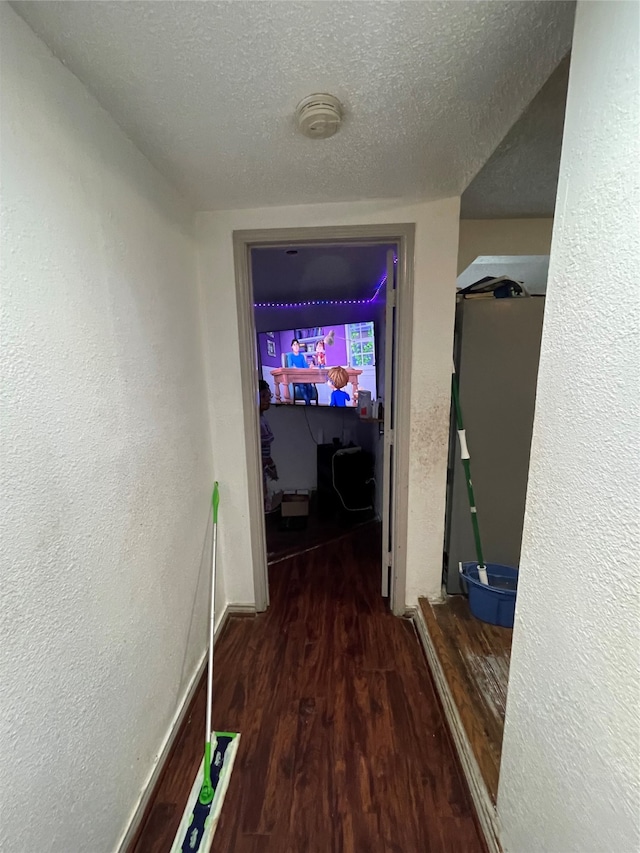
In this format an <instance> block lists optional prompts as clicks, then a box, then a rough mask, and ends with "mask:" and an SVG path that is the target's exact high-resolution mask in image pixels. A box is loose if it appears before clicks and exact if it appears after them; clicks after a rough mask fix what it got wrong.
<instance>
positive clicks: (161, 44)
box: [14, 0, 574, 210]
mask: <svg viewBox="0 0 640 853" xmlns="http://www.w3.org/2000/svg"><path fill="white" fill-rule="evenodd" d="M14 6H15V8H17V9H18V11H19V13H20V14H22V15H24V16H25V18H26V19H27V21H28V22H29V23H30V24H31V25H32V26H33V27H34V29H35V31H36V32H37V33H38V34H39V35H40V36H41V37H42V38H43V39H44V40H45V41H46V42H47V43H48V44H49V45H50V47H51V48H52V50H53V51H54V53H55V54H56V55H57V56H59V57H60V58H61V59H63V60H64V61H65V63H66V64H67V65H68V67H69V68H70V69H71V70H72V71H73V72H74V73H75V74H77V75H78V77H79V78H80V80H82V81H83V82H84V83H85V84H86V85H87V86H88V87H89V89H90V90H91V91H92V92H93V93H94V94H95V95H96V96H97V97H98V99H99V100H100V102H101V103H102V104H103V106H105V107H106V109H108V110H109V112H110V113H111V115H113V116H114V118H115V119H116V121H117V122H118V123H119V124H120V126H121V127H122V128H124V130H125V131H126V133H127V134H128V135H129V136H130V137H131V139H133V140H134V142H135V143H136V144H137V145H138V146H139V147H140V149H141V150H142V151H143V152H144V153H145V154H146V156H147V157H149V159H150V160H151V161H152V162H153V163H155V165H156V166H158V168H160V169H161V171H162V172H163V173H164V174H165V175H166V176H168V177H169V178H170V179H171V180H173V181H174V182H175V183H176V185H177V186H179V187H180V188H181V189H183V190H184V191H185V192H186V193H188V195H189V197H190V198H192V199H193V201H194V203H195V204H196V206H197V207H198V209H199V210H225V209H231V208H238V207H247V208H256V207H261V206H267V205H283V204H303V203H304V204H307V203H309V204H310V203H322V202H336V201H352V200H357V199H363V198H370V199H375V198H403V197H404V198H412V199H421V198H447V197H451V196H458V195H459V194H460V193H461V192H462V190H463V189H464V188H465V187H466V186H467V184H468V183H469V181H470V180H471V179H472V178H473V176H474V175H475V174H476V173H477V172H478V170H479V169H480V168H481V167H482V165H483V164H484V163H485V162H486V160H487V158H488V157H489V156H490V155H491V153H492V152H493V151H494V149H495V147H496V146H497V145H498V143H499V142H500V141H501V140H502V139H503V138H504V136H505V134H506V133H507V131H508V130H509V129H510V128H511V126H512V125H513V124H514V122H515V121H516V120H517V119H518V117H519V116H520V114H521V113H522V111H523V110H524V109H525V107H526V106H527V105H528V104H529V102H530V101H531V99H532V98H533V97H534V95H535V94H536V93H537V92H538V90H539V89H540V87H541V86H542V85H543V83H544V82H545V80H547V78H548V77H549V75H550V74H551V72H552V71H553V69H554V68H555V67H556V65H557V64H558V62H559V61H560V60H561V59H562V57H563V56H564V55H565V54H566V52H567V50H568V49H569V46H570V40H571V27H572V20H573V9H574V4H573V3H571V2H554V3H549V2H546V0H535V1H534V2H527V3H521V2H517V0H516V2H513V0H512V2H500V3H486V2H485V3H478V2H455V3H446V2H444V3H443V2H420V3H415V2H412V0H409V2H399V0H394V2H392V3H379V2H378V3H345V2H343V1H342V0H333V2H322V3H309V2H292V0H288V2H284V3H282V2H281V3H264V2H261V0H258V2H246V0H245V2H242V3H227V2H206V3H146V2H136V1H135V0H133V2H132V0H129V2H127V3H67V2H64V0H62V2H47V3H32V2H15V3H14ZM312 92H330V93H333V94H334V95H337V96H338V97H339V98H340V99H341V100H342V102H343V103H344V106H345V110H346V117H345V122H344V127H343V129H342V130H341V131H340V133H339V134H338V135H337V136H335V137H333V138H332V139H330V140H326V141H325V142H318V141H314V140H309V139H306V138H305V137H303V136H301V135H300V134H299V133H298V132H297V131H296V128H295V121H294V110H295V107H296V105H297V103H298V102H299V101H300V99H301V98H304V97H306V96H307V95H309V94H311V93H312Z"/></svg>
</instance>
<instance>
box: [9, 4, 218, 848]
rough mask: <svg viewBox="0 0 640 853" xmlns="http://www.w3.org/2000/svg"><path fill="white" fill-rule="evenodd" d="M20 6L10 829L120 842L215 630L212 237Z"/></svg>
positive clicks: (76, 843) (42, 844) (12, 93)
mask: <svg viewBox="0 0 640 853" xmlns="http://www.w3.org/2000/svg"><path fill="white" fill-rule="evenodd" d="M0 16H1V17H0V30H1V32H2V42H1V55H2V111H1V120H2V125H1V133H2V136H1V142H2V172H1V177H2V204H3V209H2V416H1V424H2V464H1V469H2V470H1V475H2V507H3V510H2V518H1V521H0V525H1V530H0V534H1V535H0V540H1V546H0V547H1V550H2V556H1V564H2V581H1V585H2V593H1V595H0V684H1V685H2V686H1V688H0V689H1V692H2V700H1V702H0V706H1V707H0V713H1V717H2V720H1V724H0V752H1V753H2V765H3V770H2V776H1V781H0V789H1V790H0V803H1V806H0V808H1V809H2V815H1V817H0V849H2V850H3V851H5V850H6V851H15V853H22V851H24V853H26V851H29V853H31V851H38V853H46V851H53V852H54V853H72V851H73V853H80V851H83V853H84V851H86V853H89V851H90V853H108V851H113V850H114V849H115V847H116V844H117V843H118V839H119V837H120V835H121V834H122V832H123V830H124V828H125V825H126V824H127V822H128V820H129V817H130V815H131V812H132V809H133V808H134V806H135V804H136V801H137V799H138V797H139V795H140V792H141V789H142V787H143V785H144V784H145V782H146V780H147V778H148V776H149V774H150V772H151V770H152V767H153V763H154V760H155V758H156V755H157V753H158V750H159V749H160V748H161V746H162V744H163V742H164V740H165V738H166V736H167V733H168V731H169V727H170V724H171V721H172V718H173V716H174V714H175V712H176V709H177V707H178V705H179V703H180V702H181V700H182V698H183V696H184V693H185V691H186V689H187V686H188V683H189V681H190V679H191V677H192V675H193V673H194V670H195V668H196V666H197V663H198V661H199V660H200V658H201V656H202V653H203V650H204V646H205V630H204V622H205V618H204V617H205V607H206V598H204V599H203V601H202V603H203V604H204V607H202V606H198V607H196V609H195V613H192V608H193V606H194V599H195V595H196V589H197V588H198V587H199V589H200V592H206V577H207V576H206V571H207V569H208V555H206V554H205V558H204V559H203V557H202V553H203V548H204V547H205V540H206V544H207V545H208V544H209V540H208V539H207V536H208V535H210V534H209V532H208V517H207V515H208V506H209V495H210V486H211V476H212V475H211V458H210V449H209V448H210V442H209V430H208V416H207V410H206V406H205V382H204V378H203V362H202V357H201V348H200V338H199V327H198V316H197V310H198V309H197V293H196V276H195V249H194V244H193V239H192V237H191V236H190V234H189V231H188V228H187V226H186V223H187V222H188V216H187V212H185V211H184V210H183V209H182V206H181V205H180V203H179V202H178V201H177V200H176V199H175V198H174V196H173V195H172V194H171V193H170V192H169V190H168V188H167V186H166V184H165V182H164V179H162V178H161V177H160V176H159V175H158V173H157V172H156V171H155V170H154V169H153V168H152V167H151V166H150V165H149V163H148V162H147V161H146V160H145V159H144V157H142V156H141V155H140V153H139V152H138V151H137V150H136V149H135V148H134V147H133V145H132V144H131V143H130V142H129V141H128V140H127V139H126V138H125V137H124V136H123V134H122V133H121V131H120V130H119V129H118V128H117V126H116V125H115V124H114V123H113V121H112V120H111V119H110V118H109V117H108V116H107V115H106V113H105V112H104V111H103V110H102V109H101V108H100V107H99V106H98V104H97V103H96V102H95V100H94V99H93V98H92V97H91V96H90V95H89V94H88V92H87V91H86V90H85V89H84V88H83V86H82V85H81V83H80V82H79V81H78V80H77V78H75V77H74V76H73V75H72V74H71V73H70V72H69V71H68V70H66V69H64V68H63V67H62V65H61V64H60V63H59V62H58V61H57V60H56V59H54V58H53V56H52V55H51V54H50V53H49V51H48V49H47V48H46V47H45V46H44V45H43V44H42V42H40V41H39V40H38V39H37V38H36V36H35V35H34V34H33V32H32V31H31V30H30V29H29V28H28V27H27V25H26V24H25V23H24V21H23V20H21V19H20V18H19V17H18V16H16V15H15V13H14V12H13V11H12V10H11V9H10V8H9V7H8V5H7V4H6V3H3V4H2V5H1V7H0Z"/></svg>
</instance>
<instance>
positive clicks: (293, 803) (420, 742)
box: [132, 527, 485, 853]
mask: <svg viewBox="0 0 640 853" xmlns="http://www.w3.org/2000/svg"><path fill="white" fill-rule="evenodd" d="M270 587H271V607H270V609H269V611H268V612H267V613H264V614H261V615H259V616H257V617H255V618H246V617H245V618H240V617H232V618H230V619H229V621H228V623H227V626H226V628H225V630H224V632H223V635H222V637H221V638H220V641H219V643H218V645H217V646H216V675H215V701H214V710H213V719H214V724H215V727H216V728H217V729H219V730H226V731H229V730H231V731H239V732H241V733H242V740H241V743H240V749H239V753H238V758H237V761H236V765H235V768H234V771H233V774H232V777H231V784H230V786H229V790H228V792H227V796H226V798H225V802H224V805H223V808H222V816H221V819H220V823H219V825H218V829H217V832H216V835H215V839H214V844H213V850H214V851H215V852H216V853H223V851H224V853H227V852H228V853H386V851H389V853H439V852H440V851H451V853H475V852H476V851H483V850H484V849H485V848H484V845H483V843H482V842H481V841H480V836H479V833H478V830H477V828H476V823H475V817H474V813H473V810H472V806H471V802H470V797H469V793H468V790H467V788H466V785H465V783H464V781H463V779H462V777H461V773H460V770H459V767H458V764H457V761H456V758H455V756H454V752H453V747H452V743H451V740H450V737H449V734H448V731H447V728H446V724H445V721H444V718H443V714H442V711H441V708H440V705H439V702H438V699H437V697H436V695H435V692H434V686H433V683H432V681H431V678H430V675H429V672H428V669H427V664H426V661H425V658H424V656H423V653H422V649H421V647H420V645H419V643H418V640H417V638H416V634H415V631H414V628H413V625H412V624H411V623H410V622H409V621H406V620H402V619H397V618H395V617H394V616H392V615H391V614H389V613H388V612H387V610H386V605H385V603H384V601H383V599H382V598H381V597H380V595H379V592H378V590H379V531H378V529H377V528H372V527H368V528H359V529H357V530H355V531H353V532H352V533H351V534H350V535H348V536H346V537H343V538H340V539H338V540H336V541H334V542H332V543H329V544H327V545H326V547H323V548H317V549H315V550H313V551H311V552H309V553H306V554H302V555H300V556H298V557H292V558H290V559H287V560H284V561H282V562H279V563H277V564H275V565H274V566H272V567H271V568H270ZM203 724H204V684H203V685H202V687H201V689H200V690H199V692H198V695H197V697H196V699H195V701H194V705H193V708H192V712H191V714H190V716H189V718H188V720H187V722H186V723H185V725H184V727H183V730H182V732H181V733H180V735H179V737H178V740H177V742H176V746H175V749H174V750H173V753H172V755H171V756H170V758H169V761H168V764H167V768H166V771H165V773H164V775H163V777H162V779H161V781H160V784H159V786H158V789H157V790H156V792H155V795H154V798H153V801H152V804H151V807H150V810H149V811H148V816H147V819H146V822H145V824H144V826H143V828H142V831H141V833H140V835H139V837H138V840H137V842H136V843H135V844H134V846H133V847H132V853H133V851H135V853H165V851H168V850H169V848H170V845H171V842H172V840H173V837H174V834H175V832H176V829H177V826H178V823H179V821H180V818H181V815H182V812H183V809H184V805H185V801H186V797H187V794H188V791H189V789H190V787H191V785H192V783H193V779H194V777H195V774H196V771H197V768H198V765H199V762H200V760H201V756H202V729H203Z"/></svg>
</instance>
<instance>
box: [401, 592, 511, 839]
mask: <svg viewBox="0 0 640 853" xmlns="http://www.w3.org/2000/svg"><path fill="white" fill-rule="evenodd" d="M407 615H408V616H410V617H411V618H412V619H413V624H414V625H415V626H416V630H417V632H418V637H419V638H420V642H421V643H422V647H423V648H424V651H425V654H426V656H427V661H428V662H429V667H430V669H431V674H432V675H433V680H434V681H435V684H436V689H437V691H438V695H439V696H440V701H441V702H442V706H443V708H444V713H445V716H446V718H447V722H448V723H449V730H450V731H451V736H452V738H453V742H454V745H455V747H456V752H457V753H458V758H459V759H460V764H461V765H462V771H463V773H464V775H465V778H466V780H467V784H468V785H469V791H470V792H471V799H472V800H473V804H474V806H475V809H476V814H477V815H478V821H479V822H480V826H481V828H482V832H483V835H484V838H485V841H486V843H487V848H488V850H489V853H502V847H501V846H500V840H499V839H500V834H499V825H498V816H497V814H496V808H495V806H494V804H493V801H492V800H491V797H490V795H489V792H488V790H487V786H486V785H485V782H484V779H483V778H482V773H481V772H480V768H479V767H478V762H477V761H476V758H475V755H474V754H473V750H472V748H471V744H470V742H469V738H468V737H467V733H466V731H465V729H464V726H463V725H462V720H461V719H460V714H459V713H458V709H457V707H456V704H455V700H454V698H453V694H452V693H451V689H450V688H449V684H448V682H447V679H446V677H445V674H444V670H443V669H442V665H441V664H440V661H439V660H438V655H437V653H436V650H435V646H434V645H433V642H432V640H431V636H430V635H429V629H428V627H427V623H426V622H425V618H424V616H423V614H422V610H421V609H420V607H419V606H418V607H414V608H411V610H410V611H409V612H408V613H407Z"/></svg>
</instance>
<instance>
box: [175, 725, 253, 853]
mask: <svg viewBox="0 0 640 853" xmlns="http://www.w3.org/2000/svg"><path fill="white" fill-rule="evenodd" d="M239 740H240V735H239V734H235V733H234V732H215V737H213V738H212V744H211V747H212V755H211V783H212V785H213V789H214V791H215V793H214V795H213V800H212V801H211V802H210V803H207V804H206V805H203V803H201V802H200V799H199V797H200V790H201V788H202V784H203V782H204V759H203V761H202V764H201V765H200V770H199V771H198V775H197V776H196V779H195V782H194V783H193V787H192V788H191V793H190V794H189V799H188V800H187V807H186V808H185V810H184V814H183V815H182V820H181V821H180V826H179V827H178V832H177V834H176V837H175V840H174V842H173V846H172V847H171V853H196V852H197V853H209V850H211V844H212V842H213V834H214V832H215V831H216V826H217V825H218V820H219V818H220V810H221V809H222V801H223V800H224V796H225V794H226V793H227V788H228V787H229V779H230V777H231V771H232V769H233V762H234V761H235V757H236V753H237V751H238V742H239Z"/></svg>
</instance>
